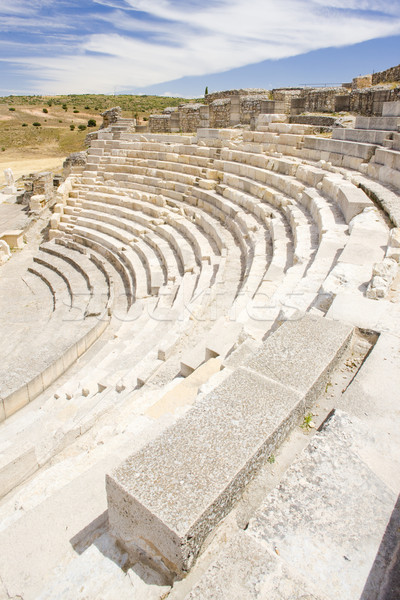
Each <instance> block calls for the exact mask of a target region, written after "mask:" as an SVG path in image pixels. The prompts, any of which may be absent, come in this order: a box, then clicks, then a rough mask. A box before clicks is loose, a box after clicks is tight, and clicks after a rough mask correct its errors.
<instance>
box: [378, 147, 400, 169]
mask: <svg viewBox="0 0 400 600" xmlns="http://www.w3.org/2000/svg"><path fill="white" fill-rule="evenodd" d="M373 162H376V163H378V164H380V165H384V166H385V167H389V168H390V169H394V170H395V171H400V152H396V150H388V149H387V148H378V149H377V151H376V153H375V156H374V161H373Z"/></svg>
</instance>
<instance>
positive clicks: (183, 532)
mask: <svg viewBox="0 0 400 600" xmlns="http://www.w3.org/2000/svg"><path fill="white" fill-rule="evenodd" d="M244 400H245V401H244ZM299 403H301V395H300V394H299V393H297V392H295V391H294V390H291V389H290V388H285V387H284V386H282V385H280V384H277V383H275V382H272V381H269V380H268V379H266V378H264V377H262V376H261V375H258V374H256V373H254V374H252V375H251V374H249V372H247V371H242V370H240V369H239V370H238V371H236V372H235V373H233V374H232V375H231V376H230V377H228V378H227V379H226V380H225V381H224V382H223V383H222V384H220V385H219V386H218V387H217V388H216V389H215V390H214V391H213V392H211V393H210V394H208V395H207V396H206V398H205V399H204V400H202V401H200V402H198V403H197V404H196V405H195V406H194V408H193V409H192V410H190V411H189V412H188V413H187V414H186V415H185V417H183V418H182V419H180V420H179V421H178V423H177V424H176V425H174V426H172V427H170V428H169V430H167V432H165V433H164V434H162V435H161V436H160V437H159V438H157V439H156V440H155V441H154V442H151V443H150V444H148V445H147V446H146V447H145V448H143V449H142V450H141V451H139V452H138V453H137V454H135V455H133V456H131V457H130V458H128V459H127V460H126V461H124V462H123V463H122V464H121V465H120V466H119V467H118V468H117V469H116V470H115V471H114V472H113V473H112V474H111V475H108V476H107V480H106V488H107V496H108V506H109V513H108V514H109V522H110V526H111V529H112V530H113V531H114V533H115V534H116V535H117V537H118V538H119V540H120V541H121V542H122V544H123V545H124V546H125V547H126V548H127V549H128V551H129V550H130V549H132V545H133V546H136V547H139V548H140V549H141V550H142V551H144V552H145V553H146V554H147V555H149V556H150V557H151V558H152V559H153V561H154V562H155V563H157V564H159V566H160V567H164V568H166V569H168V570H169V571H171V572H173V573H175V574H176V575H177V576H182V575H183V574H184V573H185V572H186V571H187V570H188V569H189V568H190V567H191V565H192V564H193V562H194V560H195V558H196V556H197V555H198V553H199V551H200V548H201V545H202V543H203V542H204V540H205V538H206V536H207V535H208V533H209V532H210V531H211V530H212V529H213V528H214V526H215V525H216V523H217V522H218V521H219V520H220V519H221V518H222V517H223V516H225V514H226V513H227V512H228V510H229V508H230V507H231V505H232V504H233V503H234V502H235V501H236V500H237V498H238V497H239V495H240V493H241V490H242V489H243V485H244V484H245V483H247V481H248V480H249V478H250V477H251V473H252V472H253V471H254V469H255V468H256V465H257V464H259V462H260V461H261V460H263V459H265V458H267V457H268V456H269V455H270V454H271V452H272V451H273V448H274V447H275V444H276V443H277V440H278V439H279V438H280V437H281V436H282V435H284V433H283V430H284V431H285V432H286V431H287V430H288V428H290V425H289V423H291V420H292V418H293V417H292V416H291V415H292V414H293V411H294V413H296V414H297V411H298V405H299ZM281 423H282V425H281ZM282 427H283V429H282ZM239 440H240V443H238V441H239ZM222 457H223V460H222ZM149 481H151V482H152V484H151V485H150V486H149Z"/></svg>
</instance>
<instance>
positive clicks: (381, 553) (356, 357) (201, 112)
mask: <svg viewBox="0 0 400 600" xmlns="http://www.w3.org/2000/svg"><path fill="white" fill-rule="evenodd" d="M346 89H347V90H348V91H347V92H344V93H343V94H342V90H341V89H340V90H339V96H342V95H343V96H345V97H346V98H348V97H350V96H351V94H353V93H355V91H354V90H350V88H346ZM365 89H366V90H368V89H369V88H365ZM243 92H244V93H243ZM336 92H337V90H332V93H331V91H326V90H325V91H322V92H320V91H319V92H315V93H314V92H312V91H310V94H314V95H313V96H312V98H311V97H310V100H307V102H308V101H309V102H314V107H315V106H317V105H318V106H319V105H320V103H321V104H322V103H324V102H326V103H328V104H329V107H330V108H332V106H333V102H335V103H336V100H333V99H334V98H336V96H337V95H338V94H337V93H336ZM307 93H308V92H307ZM307 93H306V92H304V94H303V92H302V91H301V90H296V91H295V92H294V93H293V94H291V93H288V94H286V91H282V92H281V95H280V96H277V98H278V97H279V100H278V99H275V100H274V98H271V97H270V94H269V93H267V92H266V93H264V91H262V90H253V91H249V92H248V91H243V90H238V91H237V93H236V92H235V91H229V92H223V93H221V95H220V96H219V97H215V95H210V97H209V98H208V99H207V103H206V104H201V105H197V106H196V105H191V106H190V105H189V106H185V107H184V108H183V107H179V108H178V110H169V111H167V112H166V113H165V114H164V115H163V119H161V121H162V122H165V121H167V120H169V121H170V123H171V122H172V121H171V119H172V120H173V119H175V121H174V122H175V123H177V122H178V119H179V126H180V128H182V127H181V126H182V124H183V125H184V128H188V129H189V128H195V127H196V128H197V129H196V130H195V131H191V132H185V133H180V132H175V133H165V132H162V133H154V132H147V133H142V132H134V131H132V130H131V129H130V124H129V123H127V120H125V119H121V118H120V119H117V120H116V121H115V122H113V123H110V122H108V126H107V127H105V128H103V129H101V130H99V131H98V132H97V137H96V138H95V139H94V138H92V140H91V142H90V147H89V148H88V150H87V153H85V157H80V158H79V159H78V160H75V159H71V160H70V161H69V164H68V165H67V166H68V176H67V178H66V180H65V181H64V182H63V183H61V185H60V186H59V187H58V188H57V191H56V202H55V205H54V210H53V212H52V215H51V218H50V223H49V225H50V231H49V240H48V241H42V242H41V243H40V242H35V240H37V239H39V238H40V236H39V230H38V232H37V235H33V236H32V240H33V241H32V245H29V244H27V245H25V246H24V247H23V248H21V249H20V250H18V251H15V252H14V253H13V255H12V256H11V258H9V259H8V260H7V261H6V262H5V263H4V264H3V265H2V266H1V267H0V331H1V332H2V334H3V335H2V339H3V340H7V341H5V342H3V352H2V357H3V358H2V364H1V366H0V381H1V404H0V420H2V423H1V433H2V436H1V440H2V441H1V444H2V451H3V452H2V457H1V462H0V491H1V495H2V496H3V499H2V503H1V504H0V515H1V528H0V544H1V547H2V549H3V554H2V561H1V564H0V592H1V593H2V594H3V596H4V597H10V598H12V597H14V598H15V597H23V598H26V599H29V598H39V599H40V600H50V599H51V600H54V599H58V598H60V599H62V600H76V599H77V598H81V599H83V598H86V599H90V600H94V599H97V598H103V599H104V600H108V599H110V600H115V598H118V600H125V599H128V598H140V599H143V600H147V599H153V598H154V599H160V600H161V599H162V598H171V600H174V599H175V600H177V599H178V598H182V599H183V598H184V599H185V600H199V599H204V600H206V599H208V598H215V599H218V600H225V599H226V598H229V599H233V600H242V599H247V598H254V599H259V600H262V599H263V598H266V597H269V598H280V599H284V600H304V599H305V598H307V599H309V598H310V599H311V598H312V599H313V600H337V599H338V598H340V599H341V600H355V599H356V598H357V599H358V598H361V597H362V598H363V600H378V599H379V600H383V598H385V595H386V594H389V593H391V592H392V591H393V590H394V592H393V593H395V592H396V588H395V585H396V568H397V566H398V564H399V549H400V544H399V538H398V529H399V521H398V497H399V491H400V478H399V473H400V468H399V467H400V465H399V456H400V452H399V449H400V436H399V431H400V428H399V422H400V407H399V398H398V390H399V389H400V368H399V367H400V338H399V335H398V333H399V327H400V277H399V261H400V250H399V249H400V234H399V232H400V201H399V198H400V101H398V100H395V101H391V102H383V104H382V106H381V113H380V114H379V115H378V116H375V115H373V116H371V115H370V116H365V115H360V114H358V115H354V118H353V120H352V121H351V123H350V125H354V126H346V127H343V126H340V127H339V126H335V121H336V118H337V117H336V115H329V114H328V113H326V114H325V115H322V116H321V115H318V118H319V119H328V121H319V122H317V123H315V122H313V121H312V120H309V121H308V122H304V121H303V122H302V121H301V120H302V119H306V121H307V117H308V116H310V115H296V114H291V115H289V114H287V111H286V109H285V111H284V112H282V113H276V112H273V111H272V108H271V104H270V103H271V102H280V103H283V104H281V105H280V106H284V107H289V105H290V106H291V107H292V106H293V104H292V103H295V102H298V101H303V100H304V101H306V100H305V98H306V96H307ZM363 93H369V92H365V90H364V88H363V89H361V90H360V94H363ZM307 97H308V96H307ZM376 102H377V103H378V104H381V100H379V102H378V101H376ZM371 106H372V105H371ZM274 108H276V107H274ZM261 110H265V112H260V111H261ZM376 110H377V109H376ZM321 112H324V111H321ZM313 116H314V115H311V117H313ZM211 118H212V119H214V120H213V121H212V122H213V123H214V125H216V124H218V125H219V126H218V127H217V126H214V127H210V126H203V125H204V123H205V122H206V121H207V119H208V122H210V119H211ZM181 119H182V120H181ZM296 119H297V122H296ZM329 119H330V120H329ZM161 121H160V122H161ZM246 121H248V122H246ZM200 124H201V125H202V126H199V125H200ZM238 124H240V125H241V127H237V125H238ZM341 125H342V124H341ZM150 126H151V125H150ZM160 127H161V125H160ZM321 127H325V128H328V129H329V133H327V132H326V131H325V132H324V135H320V128H321ZM174 128H175V127H174ZM43 185H44V184H43ZM35 243H36V246H35ZM1 252H3V250H2V245H1V242H0V253H1ZM3 253H4V252H3ZM0 256H1V254H0ZM32 257H33V258H32ZM0 260H1V259H0ZM21 315H23V319H21ZM10 339H12V344H10V342H9V340H10ZM21 548H23V549H24V552H23V553H22V552H21V551H20V549H21ZM16 557H18V560H17V559H16ZM387 597H388V596H387Z"/></svg>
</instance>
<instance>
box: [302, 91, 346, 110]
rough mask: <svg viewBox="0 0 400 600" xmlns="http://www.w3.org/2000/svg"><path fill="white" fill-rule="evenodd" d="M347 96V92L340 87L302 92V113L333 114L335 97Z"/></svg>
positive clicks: (335, 107) (335, 106) (335, 105)
mask: <svg viewBox="0 0 400 600" xmlns="http://www.w3.org/2000/svg"><path fill="white" fill-rule="evenodd" d="M348 94H349V91H348V90H347V89H345V88H342V87H335V88H320V89H310V90H304V91H303V94H302V97H303V98H304V112H335V111H337V104H336V96H346V95H348Z"/></svg>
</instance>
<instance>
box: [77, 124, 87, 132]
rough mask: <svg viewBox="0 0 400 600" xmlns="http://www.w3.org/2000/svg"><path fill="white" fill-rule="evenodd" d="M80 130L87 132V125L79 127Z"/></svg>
mask: <svg viewBox="0 0 400 600" xmlns="http://www.w3.org/2000/svg"><path fill="white" fill-rule="evenodd" d="M78 129H79V130H80V131H85V129H86V125H78Z"/></svg>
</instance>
